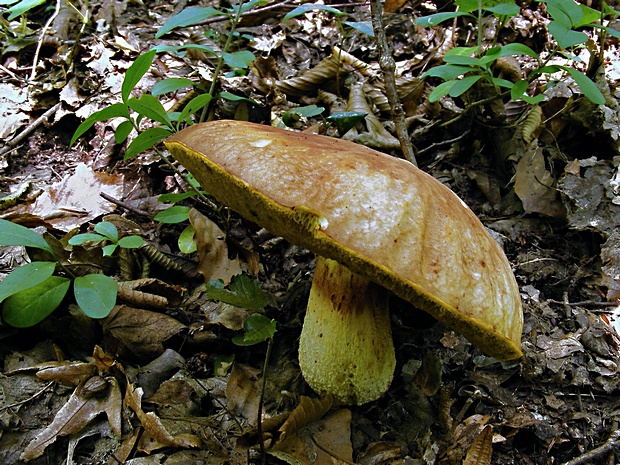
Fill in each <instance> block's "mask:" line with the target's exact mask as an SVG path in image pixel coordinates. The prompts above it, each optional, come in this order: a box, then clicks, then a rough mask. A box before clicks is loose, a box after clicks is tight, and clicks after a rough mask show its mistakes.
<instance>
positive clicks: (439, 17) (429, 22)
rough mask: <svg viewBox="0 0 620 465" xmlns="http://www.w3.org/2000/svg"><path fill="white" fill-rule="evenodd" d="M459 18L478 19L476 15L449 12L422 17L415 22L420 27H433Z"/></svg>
mask: <svg viewBox="0 0 620 465" xmlns="http://www.w3.org/2000/svg"><path fill="white" fill-rule="evenodd" d="M459 16H469V17H470V18H474V19H475V18H476V17H475V16H474V15H471V14H469V13H465V12H464V11H449V12H446V13H435V14H434V15H429V16H422V17H421V18H418V19H416V20H415V23H416V24H417V25H418V26H422V27H433V26H437V25H438V24H441V23H443V22H444V21H448V20H449V19H453V18H458V17H459Z"/></svg>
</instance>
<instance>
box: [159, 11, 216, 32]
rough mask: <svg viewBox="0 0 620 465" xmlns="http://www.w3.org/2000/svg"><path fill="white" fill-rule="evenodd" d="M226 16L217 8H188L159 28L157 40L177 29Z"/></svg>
mask: <svg viewBox="0 0 620 465" xmlns="http://www.w3.org/2000/svg"><path fill="white" fill-rule="evenodd" d="M224 15H225V14H224V13H222V12H221V11H219V10H216V9H215V8H211V7H206V8H196V7H194V8H186V9H185V10H183V11H181V12H180V13H179V14H178V15H174V16H173V17H172V18H170V19H168V21H166V22H165V23H164V25H163V26H162V27H160V28H159V31H157V34H155V38H156V39H159V38H160V37H161V36H163V35H164V34H166V33H168V32H170V31H171V30H173V29H176V28H177V27H187V26H193V25H194V24H198V23H200V22H202V21H204V20H205V19H209V18H211V17H212V16H224Z"/></svg>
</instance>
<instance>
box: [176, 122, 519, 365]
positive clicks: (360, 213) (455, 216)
mask: <svg viewBox="0 0 620 465" xmlns="http://www.w3.org/2000/svg"><path fill="white" fill-rule="evenodd" d="M166 146H167V147H168V149H169V150H170V152H171V153H172V154H173V156H174V157H175V158H176V159H177V160H179V161H180V162H181V163H182V164H183V165H184V166H185V167H186V168H187V169H188V170H189V171H190V172H191V173H192V174H193V175H194V176H195V177H196V179H198V181H199V182H200V183H201V184H202V185H203V186H204V187H205V188H206V189H207V190H208V192H209V193H210V194H212V195H213V196H214V197H215V198H216V199H218V200H219V201H220V202H222V203H223V204H224V205H227V206H228V207H230V208H231V209H233V210H235V211H237V212H238V213H240V214H242V215H243V216H244V217H246V218H247V219H249V220H251V221H254V222H256V223H257V224H259V225H261V226H262V227H265V228H267V229H268V230H270V231H271V232H272V233H274V234H277V235H280V236H283V237H284V238H286V239H287V240H288V241H290V242H292V243H295V244H298V245H301V246H303V247H306V248H308V249H310V250H312V251H314V252H316V253H317V254H319V255H321V256H323V257H327V258H331V259H333V260H336V261H338V262H340V263H341V264H343V265H345V266H346V267H347V268H349V269H350V270H351V271H353V272H355V273H357V274H360V275H362V276H364V277H367V278H369V279H370V280H372V281H374V282H376V283H378V284H380V285H381V286H383V287H385V288H387V289H390V290H391V291H393V292H394V293H395V294H397V295H398V296H400V297H402V298H404V299H406V300H408V301H410V302H412V303H413V304H415V305H416V306H417V307H419V308H421V309H422V310H424V311H426V312H428V313H430V314H431V315H433V316H434V317H435V318H437V319H438V320H439V321H441V322H443V323H444V324H446V325H447V326H449V327H451V328H452V329H454V330H456V331H458V332H460V333H462V334H463V335H464V336H465V337H467V338H468V339H469V340H470V341H471V342H472V343H474V344H475V345H476V346H478V347H479V348H480V349H481V350H483V351H484V352H486V353H487V354H488V355H491V356H493V357H495V358H497V359H500V360H508V359H513V358H517V357H519V356H521V350H520V340H521V329H522V326H523V316H522V309H521V300H520V296H519V290H518V287H517V283H516V281H515V278H514V276H513V274H512V271H511V269H510V264H509V263H508V260H507V259H506V257H505V255H504V253H503V251H502V250H501V248H500V247H499V245H498V244H497V242H495V240H493V238H492V237H491V236H490V235H489V233H488V232H487V231H486V229H485V228H484V226H483V225H482V223H480V221H479V220H478V218H477V217H476V216H475V215H474V214H473V212H472V211H471V210H470V209H469V208H468V207H467V206H466V205H465V204H464V203H463V202H462V201H461V200H460V199H459V198H458V197H457V196H456V195H455V194H454V193H453V192H452V191H451V190H450V189H448V188H447V187H445V186H444V185H442V184H441V183H440V182H439V181H437V180H436V179H434V178H433V177H431V176H429V175H428V174H426V173H424V172H422V171H420V170H419V169H417V168H415V167H414V166H413V165H412V164H410V163H408V162H406V161H403V160H399V159H397V158H394V157H391V156H388V155H385V154H383V153H380V152H376V151H374V150H371V149H368V148H365V147H362V146H360V145H357V144H354V143H351V142H347V141H342V140H339V139H334V138H330V137H324V136H317V135H310V134H303V133H296V132H289V131H285V130H281V129H276V128H272V127H269V126H262V125H257V124H252V123H247V122H239V121H214V122H209V123H202V124H197V125H194V126H190V127H188V128H186V129H184V130H182V131H181V132H179V133H177V134H175V135H174V136H172V137H171V138H170V139H168V141H167V142H166Z"/></svg>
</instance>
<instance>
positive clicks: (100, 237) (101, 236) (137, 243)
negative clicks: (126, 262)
mask: <svg viewBox="0 0 620 465" xmlns="http://www.w3.org/2000/svg"><path fill="white" fill-rule="evenodd" d="M94 229H95V233H86V234H77V235H75V236H73V237H72V238H71V239H69V244H70V245H83V244H85V243H87V242H111V244H108V245H104V246H103V247H102V248H101V250H103V256H104V257H109V256H111V255H112V254H113V253H114V251H115V250H116V249H117V248H118V247H122V248H124V249H137V248H139V247H141V246H142V245H143V244H144V239H142V237H140V236H124V237H122V238H120V239H119V237H118V229H116V226H114V224H112V223H110V222H108V221H102V222H101V223H97V224H96V225H95V228H94Z"/></svg>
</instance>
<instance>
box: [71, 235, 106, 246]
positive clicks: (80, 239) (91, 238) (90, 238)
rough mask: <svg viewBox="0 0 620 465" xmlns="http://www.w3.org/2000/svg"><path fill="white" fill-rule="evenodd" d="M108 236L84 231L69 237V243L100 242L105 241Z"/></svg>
mask: <svg viewBox="0 0 620 465" xmlns="http://www.w3.org/2000/svg"><path fill="white" fill-rule="evenodd" d="M107 240H108V238H107V237H104V236H102V235H101V234H94V233H85V234H76V235H75V236H73V237H72V238H71V239H69V244H70V245H82V244H84V243H86V242H101V241H107Z"/></svg>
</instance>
